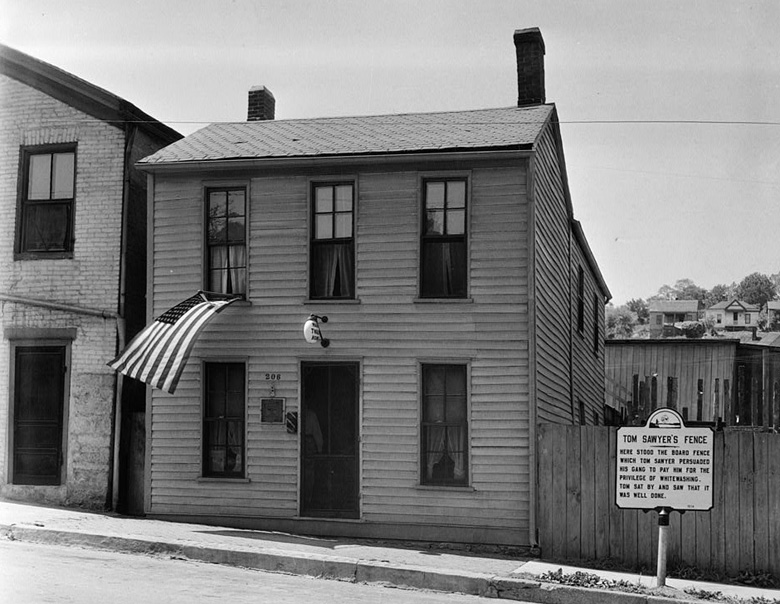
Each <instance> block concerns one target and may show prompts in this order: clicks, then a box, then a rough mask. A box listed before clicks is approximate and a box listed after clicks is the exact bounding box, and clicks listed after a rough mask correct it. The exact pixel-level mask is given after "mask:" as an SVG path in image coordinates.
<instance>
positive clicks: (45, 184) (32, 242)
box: [17, 145, 76, 257]
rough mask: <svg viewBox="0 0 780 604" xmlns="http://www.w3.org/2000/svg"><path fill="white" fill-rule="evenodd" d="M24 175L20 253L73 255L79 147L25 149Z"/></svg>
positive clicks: (18, 238)
mask: <svg viewBox="0 0 780 604" xmlns="http://www.w3.org/2000/svg"><path fill="white" fill-rule="evenodd" d="M22 175H23V176H22V180H21V187H22V191H21V194H20V205H19V212H20V216H19V220H18V221H17V224H18V229H19V230H18V233H17V252H18V253H20V254H27V255H34V256H49V257H51V256H56V255H57V254H60V255H63V254H66V255H70V253H72V252H73V205H74V200H75V196H76V147H75V145H64V146H63V145H57V146H46V147H31V148H27V149H24V150H23V151H22Z"/></svg>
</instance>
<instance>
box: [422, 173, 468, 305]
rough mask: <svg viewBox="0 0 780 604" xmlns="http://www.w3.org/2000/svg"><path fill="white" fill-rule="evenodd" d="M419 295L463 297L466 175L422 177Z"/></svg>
mask: <svg viewBox="0 0 780 604" xmlns="http://www.w3.org/2000/svg"><path fill="white" fill-rule="evenodd" d="M423 204H424V208H423V225H422V243H421V263H422V267H421V279H420V281H421V284H420V285H421V287H420V290H421V291H420V296H421V297H422V298H465V297H466V260H467V258H466V179H448V180H426V181H425V183H424V200H423Z"/></svg>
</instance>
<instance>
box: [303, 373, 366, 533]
mask: <svg viewBox="0 0 780 604" xmlns="http://www.w3.org/2000/svg"><path fill="white" fill-rule="evenodd" d="M302 394H303V396H302V406H301V407H302V409H301V411H302V413H301V418H302V420H301V434H302V438H301V469H302V472H301V487H302V488H301V499H302V501H301V513H302V514H303V515H305V516H320V517H332V518H358V517H359V509H358V472H357V461H358V458H357V436H358V434H357V415H358V365H357V364H356V363H304V364H303V365H302Z"/></svg>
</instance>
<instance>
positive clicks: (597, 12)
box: [0, 0, 780, 304]
mask: <svg viewBox="0 0 780 604" xmlns="http://www.w3.org/2000/svg"><path fill="white" fill-rule="evenodd" d="M0 14H1V15H2V19H0V42H1V43H3V44H6V45H8V46H11V47H13V48H16V49H17V50H20V51H22V52H25V53H27V54H30V55H32V56H34V57H36V58H38V59H41V60H43V61H46V62H49V63H52V64H54V65H56V66H57V67H59V68H61V69H64V70H65V71H68V72H70V73H72V74H74V75H76V76H78V77H80V78H82V79H84V80H87V81H89V82H91V83H92V84H95V85H97V86H100V87H102V88H104V89H106V90H108V91H110V92H112V93H114V94H116V95H118V96H120V97H122V98H124V99H126V100H128V101H130V102H131V103H133V104H134V105H136V106H137V107H139V108H140V109H141V110H143V111H145V112H146V113H148V114H150V115H151V116H153V117H154V118H156V119H158V120H160V121H162V122H164V123H166V124H168V125H169V126H171V127H173V128H175V129H176V130H178V131H179V132H181V133H182V134H184V135H187V134H190V133H192V132H194V131H195V130H197V129H198V128H200V127H202V126H204V125H206V124H208V123H212V122H221V121H243V120H245V119H246V106H247V93H248V91H249V88H251V87H252V86H254V85H259V84H262V85H265V86H267V87H268V88H269V89H270V90H271V91H272V92H273V94H274V96H275V98H276V119H290V118H313V117H329V116H348V115H377V114H386V113H409V112H433V111H450V110H466V109H481V108H489V107H510V106H513V105H515V103H516V101H517V84H516V58H515V49H514V44H513V38H512V36H513V33H514V31H515V30H516V29H523V28H527V27H539V28H540V30H541V32H542V35H543V37H544V41H545V47H546V56H545V78H546V89H547V101H548V102H552V103H555V105H556V107H557V110H558V115H559V118H560V120H561V131H562V137H563V146H564V154H565V159H566V168H567V173H568V179H569V188H570V191H571V197H572V203H573V206H574V216H575V218H576V219H577V220H579V221H580V222H581V223H582V226H583V229H584V231H585V235H586V237H587V239H588V242H589V244H590V247H591V248H592V250H593V252H594V255H595V257H596V260H597V262H598V263H599V266H600V268H601V271H602V273H603V275H604V278H605V280H606V282H607V285H608V286H609V288H610V290H611V292H612V295H613V302H614V303H615V304H622V303H625V302H626V301H627V300H629V299H631V298H647V297H649V296H652V295H654V294H655V293H656V292H657V291H658V289H659V288H660V287H661V286H663V285H674V283H675V282H676V281H677V280H679V279H692V280H693V281H694V282H695V283H696V284H697V285H699V286H701V287H705V288H708V289H709V288H711V287H712V286H714V285H716V284H720V283H725V284H731V283H732V282H735V281H736V282H739V281H740V280H741V279H742V278H743V277H745V276H747V275H748V274H750V273H753V272H760V273H764V274H767V275H769V274H774V273H778V272H780V36H779V35H778V31H780V2H777V1H776V0H756V1H748V0H707V1H703V0H679V1H675V2H672V1H667V0H652V1H651V0H644V1H632V0H590V1H582V2H573V1H572V0H567V1H558V0H474V1H467V0H395V1H389V0H331V1H328V0H164V1H159V0H132V1H126V2H121V3H119V2H115V1H112V0H69V1H68V2H62V0H0Z"/></svg>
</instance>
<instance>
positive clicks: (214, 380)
mask: <svg viewBox="0 0 780 604" xmlns="http://www.w3.org/2000/svg"><path fill="white" fill-rule="evenodd" d="M205 374H206V375H205V399H206V400H205V401H204V406H203V408H204V411H203V476H214V477H227V478H243V477H244V472H245V448H244V416H245V409H246V390H245V374H246V368H245V366H244V364H243V363H206V364H205Z"/></svg>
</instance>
